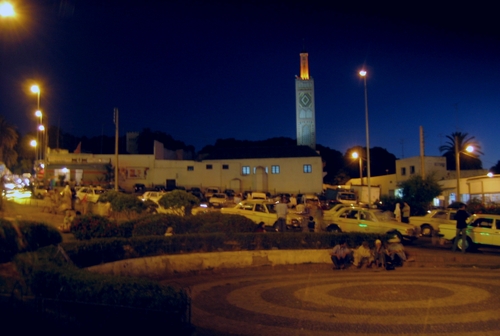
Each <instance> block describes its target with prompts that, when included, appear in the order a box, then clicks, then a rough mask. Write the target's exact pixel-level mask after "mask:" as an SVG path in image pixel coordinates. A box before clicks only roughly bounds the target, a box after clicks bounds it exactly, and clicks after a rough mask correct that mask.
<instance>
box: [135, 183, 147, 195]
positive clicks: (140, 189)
mask: <svg viewBox="0 0 500 336" xmlns="http://www.w3.org/2000/svg"><path fill="white" fill-rule="evenodd" d="M145 191H146V186H145V185H144V184H142V183H136V184H134V192H135V193H141V194H142V193H143V192H145Z"/></svg>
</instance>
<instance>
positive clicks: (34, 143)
mask: <svg viewBox="0 0 500 336" xmlns="http://www.w3.org/2000/svg"><path fill="white" fill-rule="evenodd" d="M36 145H37V142H36V140H31V141H30V146H31V147H33V149H34V151H35V160H33V166H34V162H35V161H36V157H37V154H38V152H37V150H36Z"/></svg>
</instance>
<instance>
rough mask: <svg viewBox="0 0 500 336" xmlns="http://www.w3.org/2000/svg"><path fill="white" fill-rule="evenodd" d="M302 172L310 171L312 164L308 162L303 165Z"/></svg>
mask: <svg viewBox="0 0 500 336" xmlns="http://www.w3.org/2000/svg"><path fill="white" fill-rule="evenodd" d="M304 173H312V166H311V165H310V164H305V165H304Z"/></svg>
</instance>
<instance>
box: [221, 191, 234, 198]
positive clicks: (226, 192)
mask: <svg viewBox="0 0 500 336" xmlns="http://www.w3.org/2000/svg"><path fill="white" fill-rule="evenodd" d="M224 194H226V195H227V197H229V198H232V197H234V195H235V194H236V193H235V192H234V190H233V189H226V190H224Z"/></svg>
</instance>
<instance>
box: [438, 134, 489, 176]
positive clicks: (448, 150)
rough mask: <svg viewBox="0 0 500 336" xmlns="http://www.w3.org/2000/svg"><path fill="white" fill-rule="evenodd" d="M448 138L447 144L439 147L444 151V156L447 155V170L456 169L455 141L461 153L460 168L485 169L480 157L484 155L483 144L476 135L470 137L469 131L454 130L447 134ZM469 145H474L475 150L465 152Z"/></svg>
mask: <svg viewBox="0 0 500 336" xmlns="http://www.w3.org/2000/svg"><path fill="white" fill-rule="evenodd" d="M446 138H447V140H448V141H447V142H446V144H445V145H443V146H440V147H439V151H440V152H442V153H443V152H444V153H443V156H444V157H446V169H447V170H456V159H455V142H456V143H457V144H458V151H459V152H460V153H461V155H460V170H470V169H483V163H482V162H481V160H480V159H479V155H483V152H481V146H480V145H479V143H478V142H477V141H476V140H475V137H473V136H471V137H469V134H467V133H462V132H454V133H452V134H451V135H447V136H446ZM469 146H472V147H474V151H473V152H472V153H465V149H466V148H467V147H469Z"/></svg>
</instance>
